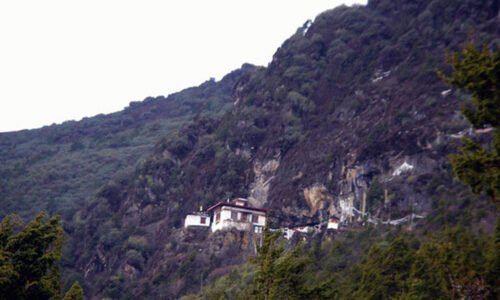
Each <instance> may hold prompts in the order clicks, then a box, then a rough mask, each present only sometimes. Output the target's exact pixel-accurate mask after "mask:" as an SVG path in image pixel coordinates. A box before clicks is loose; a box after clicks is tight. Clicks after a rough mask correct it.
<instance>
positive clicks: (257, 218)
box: [252, 215, 259, 223]
mask: <svg viewBox="0 0 500 300" xmlns="http://www.w3.org/2000/svg"><path fill="white" fill-rule="evenodd" d="M252 223H259V216H257V215H252Z"/></svg>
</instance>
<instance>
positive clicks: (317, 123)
mask: <svg viewBox="0 0 500 300" xmlns="http://www.w3.org/2000/svg"><path fill="white" fill-rule="evenodd" d="M498 9H499V7H498V3H497V1H493V0H489V1H476V0H467V1H447V0H425V1H418V2H415V1H403V0H401V1H392V0H376V1H369V3H368V5H367V6H366V7H365V6H356V7H340V8H336V9H334V10H331V11H327V12H325V13H323V14H321V15H319V16H318V17H317V18H316V19H315V20H314V22H306V23H305V24H304V26H303V27H301V28H299V29H298V30H297V32H296V34H295V35H293V36H292V37H291V38H290V39H288V40H287V41H286V42H285V43H284V44H283V45H282V46H281V47H280V49H278V51H277V52H276V54H275V55H274V58H273V61H272V62H271V64H270V65H269V66H268V67H267V68H259V69H256V70H254V71H253V72H251V74H250V75H249V76H247V77H244V78H242V80H240V81H238V82H237V84H236V85H235V86H234V88H233V89H232V91H233V94H232V101H233V102H234V107H233V108H232V109H231V110H230V111H228V112H227V113H226V114H225V115H224V116H223V118H222V119H213V118H199V119H198V120H196V121H195V122H193V123H191V124H189V125H186V126H184V127H183V129H182V130H180V131H179V132H178V133H177V134H176V135H175V136H172V137H170V138H167V139H165V140H164V141H162V142H161V143H159V144H157V145H156V147H155V149H154V154H153V155H151V156H150V157H148V158H147V159H146V160H145V161H144V162H143V163H142V164H141V165H140V166H139V167H138V168H137V169H136V170H135V172H134V175H133V176H131V177H125V178H122V179H117V180H114V181H113V182H111V183H109V184H107V185H106V186H104V187H103V188H102V189H101V191H100V193H99V194H98V195H97V196H96V197H95V199H93V200H92V201H90V202H89V204H88V205H87V206H86V207H85V208H84V209H82V210H81V211H79V212H78V213H77V214H76V215H75V219H74V223H73V227H72V228H70V230H69V231H70V233H71V235H72V236H74V238H75V241H79V242H75V244H74V245H73V248H68V249H67V254H68V255H70V256H72V257H75V262H76V265H77V269H78V272H79V273H80V274H82V276H83V277H84V278H85V280H86V282H87V283H88V286H87V287H86V288H87V289H88V290H89V291H90V292H91V293H92V294H93V295H101V296H109V297H112V298H127V297H133V296H138V295H141V296H142V297H162V298H177V297H179V296H181V295H183V294H185V293H188V292H193V291H197V289H198V288H199V286H200V284H202V282H203V280H204V279H203V278H208V279H209V280H211V279H214V278H217V277H218V276H220V275H221V274H223V273H224V272H227V268H228V266H231V265H234V264H238V263H240V262H242V261H243V259H244V257H245V255H249V254H252V253H253V251H254V246H255V243H254V237H253V236H252V235H249V234H237V233H235V232H229V233H226V234H220V233H217V234H208V233H207V232H197V233H196V234H195V233H193V232H190V231H185V230H184V229H182V219H183V216H184V215H185V214H186V213H188V212H190V211H192V210H195V209H197V207H199V206H200V205H203V206H204V207H207V206H208V205H211V204H214V203H215V202H217V201H219V200H220V199H225V198H228V197H232V196H243V197H248V198H249V199H250V201H251V203H252V204H253V205H256V206H259V207H268V208H271V209H272V211H273V219H272V222H271V226H273V227H279V226H290V225H297V224H304V223H319V222H324V221H326V220H327V218H328V217H329V216H336V217H338V218H340V220H341V222H343V224H345V225H346V226H348V228H353V227H356V226H360V225H362V224H363V223H365V222H371V223H376V224H377V223H378V224H380V223H381V222H382V221H385V222H387V221H388V220H395V219H403V220H408V221H411V222H412V223H411V224H409V225H411V226H413V225H415V226H416V227H425V229H428V230H432V228H433V226H438V225H439V224H443V223H447V222H451V223H457V222H462V221H463V222H465V224H470V222H471V221H472V220H473V221H474V222H475V224H478V225H477V226H476V227H477V229H479V228H481V229H485V230H491V224H492V222H491V217H492V216H491V214H492V213H491V210H492V207H491V206H489V205H488V204H487V203H486V202H484V201H481V200H477V201H472V199H474V198H472V196H471V194H470V193H469V192H467V189H465V188H463V187H462V186H460V185H459V184H458V183H456V182H453V180H452V176H451V173H450V169H449V165H448V163H447V159H446V156H447V154H449V153H451V152H452V151H453V147H454V146H453V144H454V141H456V140H457V138H459V137H460V136H462V135H463V134H465V133H467V132H468V133H467V134H469V135H471V136H474V137H475V138H478V139H482V138H485V139H487V138H488V133H486V134H484V133H481V132H477V133H476V132H474V131H473V130H467V129H468V128H469V127H470V125H469V124H468V123H467V122H466V121H465V119H464V118H463V117H462V116H461V115H460V113H459V111H458V107H459V106H460V103H463V102H466V101H468V96H467V95H463V94H461V93H459V92H458V91H456V90H450V89H449V87H447V86H446V85H445V84H444V83H442V81H441V80H440V79H439V78H438V77H437V75H436V70H445V71H446V70H448V68H449V67H448V66H447V65H446V63H445V53H446V51H447V50H457V49H459V48H461V47H463V45H464V44H465V42H466V41H472V42H474V43H477V44H487V45H493V44H498V42H499V41H500V39H499V37H500V32H499V30H500V26H499V25H500V20H499V18H498ZM449 195H455V198H456V199H453V202H452V201H450V197H449ZM363 199H365V201H366V202H365V205H363V202H364V200H363ZM363 207H365V211H364V212H363ZM465 207H467V208H471V209H470V210H469V209H468V212H467V213H466V215H467V218H465V219H463V218H462V219H461V218H458V217H457V215H458V213H457V212H460V211H461V210H463V209H464V208H465ZM360 211H361V212H360ZM364 213H366V214H364ZM413 214H417V215H418V216H419V217H421V218H419V219H415V218H413V217H409V218H406V219H404V218H405V217H407V216H412V215H413ZM493 214H495V212H493ZM362 215H364V217H363V216H362ZM422 218H423V219H422ZM488 218H489V219H488ZM415 220H416V221H415ZM464 220H465V221H464ZM485 220H486V221H485ZM488 220H489V221H488ZM413 222H415V223H413ZM467 222H469V223H467ZM239 252H241V255H240V256H237V255H234V254H235V253H239ZM193 274H196V276H193ZM198 276H199V278H198Z"/></svg>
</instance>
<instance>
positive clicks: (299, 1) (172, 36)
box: [0, 0, 366, 132]
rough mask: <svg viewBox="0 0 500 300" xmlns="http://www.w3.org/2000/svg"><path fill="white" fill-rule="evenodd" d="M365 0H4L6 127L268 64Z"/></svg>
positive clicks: (117, 104)
mask: <svg viewBox="0 0 500 300" xmlns="http://www.w3.org/2000/svg"><path fill="white" fill-rule="evenodd" d="M342 3H345V4H347V5H351V4H353V3H362V4H365V3H366V0H365V1H363V0H358V1H356V0H337V1H335V0H253V1H248V0H246V1H240V0H197V1H195V0H183V1H180V0H179V1H167V0H164V1H159V0H158V1H154V0H141V1H139V0H136V1H128V0H85V1H83V0H81V1H72V0H44V1H40V0H15V1H1V2H0V132H4V131H12V130H19V129H25V128H37V127H41V126H44V125H50V124H52V123H61V122H63V121H66V120H79V119H81V118H82V117H86V116H93V115H96V114H99V113H110V112H113V111H118V110H121V109H123V108H124V107H125V106H127V105H128V103H129V102H130V101H136V100H142V99H144V98H145V97H147V96H158V95H168V94H170V93H173V92H176V91H179V90H181V89H183V88H186V87H190V86H194V85H198V84H200V83H202V82H204V81H205V80H208V79H209V78H210V77H215V78H216V79H220V78H221V77H222V76H223V75H224V74H226V73H228V72H229V71H231V70H233V69H236V68H238V67H240V66H241V65H242V64H243V63H245V62H248V63H253V64H257V65H267V64H268V63H269V62H270V60H271V58H272V55H273V54H274V52H275V51H276V49H277V48H278V47H279V46H280V45H281V44H282V42H283V41H284V40H285V39H286V38H288V37H289V36H291V35H292V34H293V33H294V32H295V30H296V29H297V28H298V27H300V26H302V24H304V22H305V21H306V20H307V19H314V17H315V16H316V15H317V14H319V13H321V12H323V11H325V10H327V9H330V8H333V7H335V6H338V5H340V4H342Z"/></svg>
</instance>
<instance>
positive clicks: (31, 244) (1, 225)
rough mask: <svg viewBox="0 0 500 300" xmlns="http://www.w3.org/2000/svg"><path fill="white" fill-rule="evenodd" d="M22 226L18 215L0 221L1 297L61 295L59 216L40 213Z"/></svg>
mask: <svg viewBox="0 0 500 300" xmlns="http://www.w3.org/2000/svg"><path fill="white" fill-rule="evenodd" d="M21 226H22V222H21V221H20V219H19V218H18V217H17V216H15V215H10V216H7V217H5V218H4V219H3V220H2V221H1V222H0V299H54V298H60V292H61V291H60V273H59V266H58V261H59V259H60V258H61V246H62V240H63V230H62V227H61V223H60V220H59V218H58V217H51V218H49V217H48V216H47V215H46V214H45V213H40V214H39V215H38V216H37V217H35V218H34V219H33V220H32V221H30V222H29V223H28V224H27V225H26V226H24V228H22V229H20V230H19V228H20V227H21Z"/></svg>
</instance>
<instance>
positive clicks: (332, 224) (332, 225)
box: [326, 217, 339, 230]
mask: <svg viewBox="0 0 500 300" xmlns="http://www.w3.org/2000/svg"><path fill="white" fill-rule="evenodd" d="M326 229H334V230H338V229H339V219H338V218H337V217H330V219H329V220H328V225H327V226H326Z"/></svg>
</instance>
